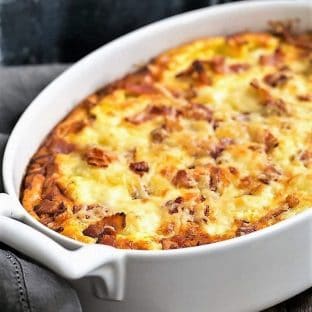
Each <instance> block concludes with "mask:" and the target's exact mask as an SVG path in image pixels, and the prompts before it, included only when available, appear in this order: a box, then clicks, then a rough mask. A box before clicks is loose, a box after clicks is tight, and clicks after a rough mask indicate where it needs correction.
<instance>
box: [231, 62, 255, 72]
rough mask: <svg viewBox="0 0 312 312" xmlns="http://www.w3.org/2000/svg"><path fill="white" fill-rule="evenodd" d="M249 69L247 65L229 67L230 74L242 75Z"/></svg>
mask: <svg viewBox="0 0 312 312" xmlns="http://www.w3.org/2000/svg"><path fill="white" fill-rule="evenodd" d="M249 68H250V65H249V64H232V65H230V66H229V69H230V72H232V73H242V72H244V71H246V70H248V69H249Z"/></svg>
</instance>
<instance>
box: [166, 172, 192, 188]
mask: <svg viewBox="0 0 312 312" xmlns="http://www.w3.org/2000/svg"><path fill="white" fill-rule="evenodd" d="M172 183H173V184H174V185H175V186H177V187H186V188H192V187H194V186H195V185H196V182H195V180H194V178H193V177H192V176H191V175H190V174H189V173H188V172H187V171H186V170H178V171H177V173H176V175H175V176H174V177H173V179H172Z"/></svg>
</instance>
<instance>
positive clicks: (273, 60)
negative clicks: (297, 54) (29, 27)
mask: <svg viewBox="0 0 312 312" xmlns="http://www.w3.org/2000/svg"><path fill="white" fill-rule="evenodd" d="M283 60H284V53H283V51H282V49H281V48H277V49H276V50H275V51H274V53H273V54H269V55H261V56H260V58H259V63H260V65H263V66H277V65H279V64H281V63H282V62H283Z"/></svg>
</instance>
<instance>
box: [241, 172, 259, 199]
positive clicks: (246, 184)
mask: <svg viewBox="0 0 312 312" xmlns="http://www.w3.org/2000/svg"><path fill="white" fill-rule="evenodd" d="M261 186H262V184H261V183H260V182H259V181H258V180H257V179H255V178H254V177H253V176H245V177H243V178H242V179H241V180H240V183H239V187H240V188H242V189H245V190H246V191H247V194H249V195H253V194H255V193H257V192H258V190H259V189H260V188H261Z"/></svg>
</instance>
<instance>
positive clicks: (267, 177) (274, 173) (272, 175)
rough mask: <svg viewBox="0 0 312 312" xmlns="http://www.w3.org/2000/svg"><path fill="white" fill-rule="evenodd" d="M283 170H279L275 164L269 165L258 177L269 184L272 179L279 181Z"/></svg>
mask: <svg viewBox="0 0 312 312" xmlns="http://www.w3.org/2000/svg"><path fill="white" fill-rule="evenodd" d="M281 174H282V173H281V172H280V171H278V170H277V169H276V168H275V167H274V166H273V165H269V166H267V167H266V168H265V169H264V171H263V173H262V174H261V175H260V176H259V177H258V179H259V181H260V182H262V183H264V184H269V183H270V181H278V180H279V178H280V176H281Z"/></svg>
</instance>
